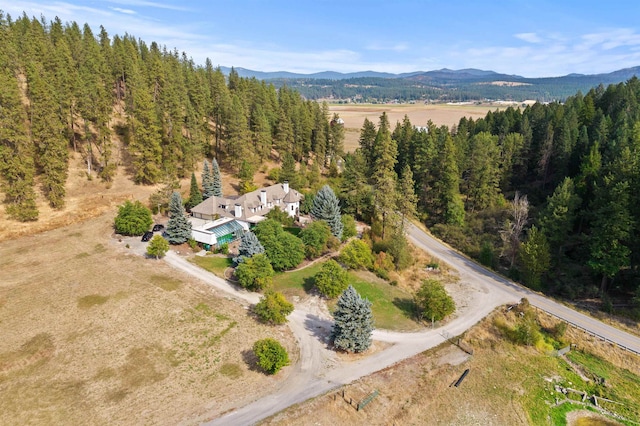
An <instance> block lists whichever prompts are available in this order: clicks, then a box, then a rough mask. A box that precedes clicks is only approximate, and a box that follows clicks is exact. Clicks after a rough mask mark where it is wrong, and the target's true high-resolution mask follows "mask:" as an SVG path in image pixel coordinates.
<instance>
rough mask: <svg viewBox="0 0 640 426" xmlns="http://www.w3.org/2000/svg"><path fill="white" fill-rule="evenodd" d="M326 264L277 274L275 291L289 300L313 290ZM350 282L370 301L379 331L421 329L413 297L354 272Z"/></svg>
mask: <svg viewBox="0 0 640 426" xmlns="http://www.w3.org/2000/svg"><path fill="white" fill-rule="evenodd" d="M323 263H324V262H319V263H316V264H315V265H312V266H310V267H308V268H305V269H302V270H300V271H294V272H284V273H280V274H277V275H276V276H275V277H273V289H274V290H276V291H279V292H282V293H283V294H285V295H286V296H288V297H291V296H303V295H304V294H305V293H306V292H308V291H309V290H311V288H313V276H314V275H315V274H316V273H318V271H319V270H320V269H321V268H322V264H323ZM349 282H350V283H351V285H353V287H354V288H355V289H356V290H357V291H358V293H360V295H361V296H362V297H366V298H367V299H369V301H371V303H372V306H371V308H372V310H373V316H374V318H375V325H376V328H382V329H388V330H403V331H406V330H415V329H417V328H420V326H419V325H418V323H416V321H415V320H414V319H413V302H412V297H411V294H409V293H406V292H405V291H403V290H401V289H399V288H398V287H393V286H391V285H389V284H388V283H379V282H369V281H367V280H365V279H363V278H360V277H358V276H357V275H356V274H355V273H352V272H350V273H349ZM335 303H336V300H330V301H328V305H329V309H330V310H332V309H333V307H334V306H335Z"/></svg>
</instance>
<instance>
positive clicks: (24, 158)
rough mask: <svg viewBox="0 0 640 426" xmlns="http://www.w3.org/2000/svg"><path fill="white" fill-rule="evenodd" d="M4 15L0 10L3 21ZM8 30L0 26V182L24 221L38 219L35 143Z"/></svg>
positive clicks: (10, 209)
mask: <svg viewBox="0 0 640 426" xmlns="http://www.w3.org/2000/svg"><path fill="white" fill-rule="evenodd" d="M1 18H2V14H1V13H0V21H1ZM4 37H6V35H5V31H4V29H1V28H0V42H2V45H3V46H5V47H3V49H0V88H1V89H0V105H2V107H0V178H1V179H0V183H1V185H2V186H1V187H2V190H3V191H4V193H5V197H4V204H5V206H6V207H5V209H6V213H7V215H8V216H9V217H10V218H11V219H15V220H19V221H22V222H26V221H32V220H37V219H38V208H37V206H36V201H35V197H36V195H35V191H34V188H33V184H34V175H35V165H34V163H33V146H32V144H31V143H30V141H29V137H28V136H27V135H28V133H27V127H26V125H25V124H26V123H27V118H26V114H25V110H24V107H23V105H22V103H21V101H20V94H19V91H18V81H17V79H16V77H15V73H14V72H13V71H12V70H11V69H10V67H9V63H10V61H9V59H8V58H7V57H6V56H7V55H8V53H9V52H8V49H9V48H10V45H9V43H8V41H6V40H4Z"/></svg>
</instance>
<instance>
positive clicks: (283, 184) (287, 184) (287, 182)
mask: <svg viewBox="0 0 640 426" xmlns="http://www.w3.org/2000/svg"><path fill="white" fill-rule="evenodd" d="M282 189H284V193H285V194H288V193H289V181H288V180H285V181H284V182H283V183H282Z"/></svg>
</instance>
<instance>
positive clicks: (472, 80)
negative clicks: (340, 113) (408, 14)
mask: <svg viewBox="0 0 640 426" xmlns="http://www.w3.org/2000/svg"><path fill="white" fill-rule="evenodd" d="M234 69H235V71H236V72H237V73H238V75H240V76H241V77H247V78H256V79H259V80H268V81H270V82H272V83H273V84H274V85H275V86H277V87H279V86H282V85H285V84H286V85H287V86H289V87H292V88H295V89H296V90H298V91H300V92H301V93H302V94H303V95H304V96H306V97H307V98H310V99H317V98H330V99H331V98H333V99H350V100H357V101H358V100H359V101H366V102H378V101H389V100H394V99H395V100H400V101H412V100H413V101H415V100H425V101H426V100H430V101H470V100H484V99H492V100H497V99H500V100H513V101H523V100H525V99H536V100H540V101H551V100H562V99H565V98H566V97H567V96H571V95H574V94H575V93H577V92H578V91H582V92H583V93H585V92H587V91H589V90H590V89H591V88H593V87H596V86H598V85H600V84H602V85H605V86H606V85H609V84H617V83H620V82H624V81H627V80H629V79H630V78H632V77H634V76H638V75H640V66H638V67H633V68H624V69H620V70H617V71H613V72H610V73H604V74H590V75H585V74H568V75H565V76H561V77H542V78H527V77H522V76H519V75H510V74H500V73H497V72H494V71H486V70H479V69H474V68H467V69H461V70H450V69H447V68H443V69H440V70H434V71H416V72H410V73H402V74H392V73H383V72H376V71H361V72H353V73H340V72H335V71H324V72H318V73H313V74H300V73H292V72H287V71H277V72H261V71H253V70H249V69H245V68H234ZM221 70H222V72H223V73H225V74H228V73H229V72H230V71H231V69H230V68H227V67H221Z"/></svg>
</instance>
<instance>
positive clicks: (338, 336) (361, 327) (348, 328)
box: [331, 285, 373, 352]
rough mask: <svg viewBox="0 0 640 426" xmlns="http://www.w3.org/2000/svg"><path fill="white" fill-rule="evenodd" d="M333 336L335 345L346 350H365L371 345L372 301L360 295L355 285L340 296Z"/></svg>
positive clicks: (334, 313)
mask: <svg viewBox="0 0 640 426" xmlns="http://www.w3.org/2000/svg"><path fill="white" fill-rule="evenodd" d="M333 318H334V320H335V322H334V324H333V330H332V333H331V334H332V337H333V344H334V346H335V347H336V348H337V349H339V350H342V351H346V352H363V351H366V350H367V349H369V346H371V333H372V332H373V314H372V312H371V302H369V301H368V300H367V299H363V298H362V297H360V295H359V294H358V292H357V291H356V290H355V289H354V288H353V286H351V285H350V286H349V287H347V289H346V290H345V291H344V292H343V293H342V295H340V298H338V303H337V304H336V309H335V310H334V311H333Z"/></svg>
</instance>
